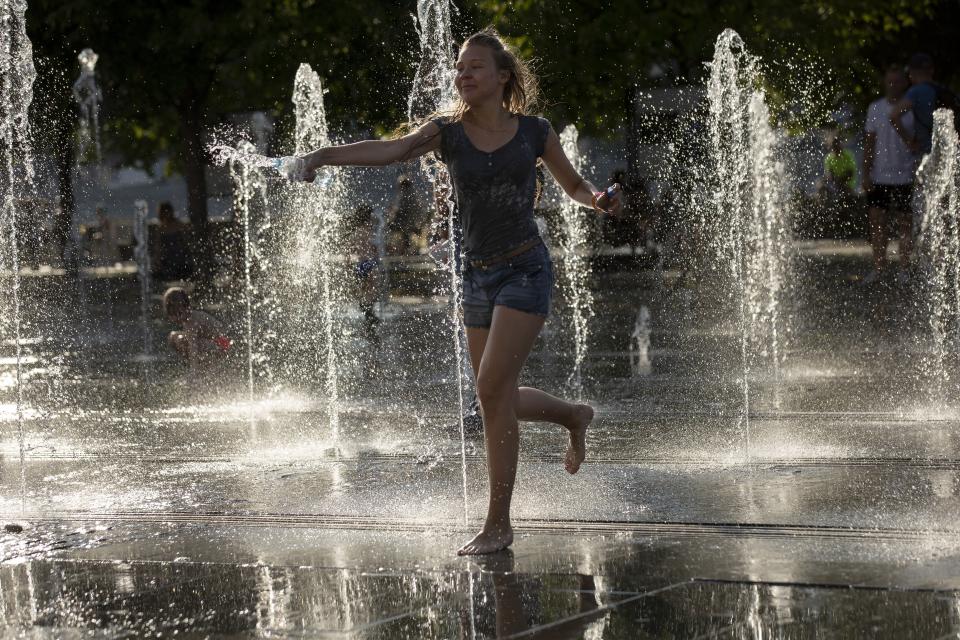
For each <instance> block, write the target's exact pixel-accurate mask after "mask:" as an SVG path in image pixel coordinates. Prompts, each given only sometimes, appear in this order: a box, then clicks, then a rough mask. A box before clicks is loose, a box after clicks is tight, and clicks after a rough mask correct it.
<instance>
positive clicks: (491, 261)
mask: <svg viewBox="0 0 960 640" xmlns="http://www.w3.org/2000/svg"><path fill="white" fill-rule="evenodd" d="M541 242H542V241H541V240H540V238H533V239H532V240H529V241H527V242H524V243H523V244H522V245H520V246H519V247H517V248H516V249H513V250H511V251H508V252H507V253H504V254H503V255H499V256H494V257H492V258H487V259H485V260H471V261H470V266H471V267H475V268H477V269H487V268H489V267H491V266H493V265H495V264H500V263H501V262H506V261H507V260H509V259H510V258H516V257H517V256H518V255H520V254H521V253H524V252H525V251H530V249H533V248H534V247H535V246H537V245H538V244H540V243H541Z"/></svg>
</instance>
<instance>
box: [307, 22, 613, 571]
mask: <svg viewBox="0 0 960 640" xmlns="http://www.w3.org/2000/svg"><path fill="white" fill-rule="evenodd" d="M454 85H455V87H456V91H457V95H458V98H459V99H458V100H457V104H456V105H455V107H454V108H453V110H452V111H451V112H450V113H448V114H444V115H441V116H439V117H435V118H433V119H430V120H429V121H427V122H425V123H423V124H422V125H421V126H420V127H419V128H417V129H416V130H415V131H413V132H411V133H409V134H407V135H405V136H402V137H399V138H396V139H394V140H365V141H362V142H356V143H353V144H346V145H339V146H331V147H324V148H321V149H316V150H315V151H311V152H309V153H307V154H305V155H303V156H302V157H301V158H300V162H298V165H299V166H300V167H301V170H300V173H299V175H298V176H295V177H296V178H299V179H302V180H306V181H312V180H313V179H314V178H315V177H316V174H317V171H318V170H319V169H320V168H321V167H324V166H344V165H351V166H385V165H390V164H393V163H396V162H404V161H407V160H410V159H412V158H416V157H419V156H422V155H424V154H427V153H435V154H437V155H438V156H439V157H440V159H441V160H442V161H443V162H444V163H445V164H446V166H447V169H448V171H449V173H450V177H451V179H452V181H453V188H454V196H455V199H456V205H457V206H456V208H457V212H458V215H459V216H460V223H461V228H462V229H463V249H464V254H465V255H464V261H463V320H464V325H465V326H466V330H467V342H468V345H469V349H470V360H471V363H472V366H473V371H474V374H475V376H476V382H477V395H478V396H479V398H480V407H481V410H482V412H483V422H484V438H485V441H486V451H487V474H488V479H489V489H490V496H489V503H488V507H487V517H486V521H485V523H484V525H483V529H482V530H481V531H480V533H478V534H477V535H476V536H475V537H474V538H473V539H472V540H470V541H469V542H467V543H466V544H464V545H463V546H462V547H461V548H460V549H459V551H458V553H459V554H460V555H476V554H484V553H493V552H496V551H500V550H501V549H505V548H507V547H509V546H510V545H511V544H512V543H513V526H512V524H511V522H510V501H511V498H512V496H513V487H514V481H515V479H516V475H517V458H518V455H519V446H520V434H519V425H518V420H526V421H545V422H552V423H555V424H557V425H560V426H562V427H564V428H565V429H566V430H567V432H568V435H569V446H568V448H567V453H566V456H565V459H564V466H565V467H566V470H567V472H568V473H571V474H573V473H576V472H577V471H578V470H579V469H580V465H581V464H582V463H583V460H584V457H585V456H586V435H587V428H588V427H589V426H590V423H591V421H592V420H593V414H594V412H593V408H592V407H590V406H589V405H586V404H575V403H571V402H567V401H566V400H562V399H560V398H557V397H555V396H552V395H550V394H548V393H546V392H544V391H541V390H539V389H534V388H532V387H519V386H518V381H519V377H520V371H521V369H522V368H523V365H524V362H525V361H526V359H527V356H528V355H529V353H530V350H531V348H532V347H533V343H534V341H535V340H536V339H537V336H538V335H539V333H540V330H541V328H542V327H543V323H544V321H545V319H546V317H547V314H548V313H549V311H550V300H551V289H552V287H553V282H554V275H553V265H552V263H551V261H550V255H549V253H548V252H547V248H546V247H545V246H544V244H543V242H542V240H541V239H540V235H539V231H538V229H537V225H536V223H535V221H534V217H533V213H534V199H535V196H536V191H537V161H538V159H542V160H543V163H544V164H545V165H546V167H547V169H549V171H550V173H551V174H553V177H554V178H555V179H556V180H557V182H558V183H559V184H560V186H561V187H562V188H563V190H564V192H566V194H567V195H568V196H569V197H570V198H572V199H573V200H574V201H576V202H578V203H580V204H583V205H585V206H592V207H593V208H594V209H595V210H597V211H603V210H606V211H609V212H613V213H617V212H619V210H620V209H621V206H622V204H621V198H620V191H619V186H618V185H614V186H613V187H612V188H611V189H609V190H608V191H606V192H598V190H597V189H596V187H594V186H593V185H592V184H590V183H589V182H587V181H586V180H585V179H584V178H583V177H582V176H580V175H579V174H578V173H577V171H576V170H575V169H574V168H573V165H572V164H571V163H570V160H569V158H567V156H566V154H564V151H563V147H562V146H561V145H560V138H559V137H558V136H557V134H556V132H555V131H554V130H553V128H552V127H551V126H550V123H549V122H548V121H547V120H545V119H543V118H539V117H534V116H532V115H528V112H529V111H531V110H532V108H533V106H534V105H535V104H536V100H537V80H536V77H535V76H534V75H533V73H531V71H530V69H529V68H528V66H527V64H526V63H525V62H524V61H523V60H522V59H520V58H519V56H518V55H517V54H516V53H515V52H514V51H513V50H512V49H511V48H510V47H509V46H508V45H507V44H506V43H504V41H503V40H502V39H501V37H500V36H499V34H497V33H496V32H495V31H494V30H492V29H486V30H484V31H481V32H479V33H475V34H474V35H472V36H470V37H469V38H468V39H467V40H466V42H464V43H463V46H462V47H461V48H460V54H459V56H458V58H457V63H456V78H455V81H454Z"/></svg>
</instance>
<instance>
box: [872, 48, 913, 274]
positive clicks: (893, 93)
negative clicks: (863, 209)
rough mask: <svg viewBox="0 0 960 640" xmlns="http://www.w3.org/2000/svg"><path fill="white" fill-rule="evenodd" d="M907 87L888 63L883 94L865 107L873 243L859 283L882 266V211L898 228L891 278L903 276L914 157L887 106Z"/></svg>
mask: <svg viewBox="0 0 960 640" xmlns="http://www.w3.org/2000/svg"><path fill="white" fill-rule="evenodd" d="M908 86H909V81H908V80H907V75H906V73H905V72H904V70H903V69H901V68H899V67H895V66H892V67H890V68H888V69H887V72H886V74H885V75H884V93H885V95H884V97H883V98H880V99H879V100H876V101H874V102H873V103H872V104H871V105H870V108H869V109H868V110H867V123H866V127H865V130H866V137H865V140H864V145H863V190H864V192H865V193H866V194H867V205H868V206H869V208H870V243H871V245H872V246H873V271H871V272H870V273H869V274H867V276H866V277H865V278H864V279H863V282H864V284H871V283H873V282H876V280H877V279H878V278H879V277H880V274H881V273H882V272H883V270H884V269H885V268H886V266H887V239H888V238H887V222H888V217H887V216H888V215H891V214H892V215H896V216H897V223H898V225H897V226H898V228H899V232H900V271H899V272H898V273H897V280H898V281H899V282H900V283H905V282H907V281H908V279H909V276H908V271H907V270H908V268H909V266H910V252H911V250H912V248H913V215H912V213H911V208H910V200H911V196H912V193H913V176H914V173H915V172H916V169H917V157H916V155H915V154H914V153H913V152H912V151H911V150H910V148H909V147H908V146H907V144H906V143H905V142H904V141H903V138H902V137H901V136H900V134H898V133H897V131H896V129H894V127H893V124H892V123H891V121H890V113H891V110H892V109H893V107H894V106H895V105H896V104H897V103H898V102H899V100H900V99H901V98H902V97H903V94H904V92H906V90H907V87H908ZM901 122H902V126H903V127H904V128H905V129H907V130H909V131H912V130H913V114H911V113H906V114H904V115H903V118H902V120H901Z"/></svg>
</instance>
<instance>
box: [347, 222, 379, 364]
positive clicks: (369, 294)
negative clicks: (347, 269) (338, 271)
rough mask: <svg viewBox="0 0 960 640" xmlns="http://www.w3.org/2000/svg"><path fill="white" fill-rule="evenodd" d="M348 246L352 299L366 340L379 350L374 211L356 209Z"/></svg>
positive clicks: (377, 264)
mask: <svg viewBox="0 0 960 640" xmlns="http://www.w3.org/2000/svg"><path fill="white" fill-rule="evenodd" d="M347 224H348V225H349V229H348V230H347V238H348V240H347V243H348V244H347V246H348V247H349V251H350V253H351V255H352V256H353V258H354V259H355V260H356V262H355V263H354V266H353V277H354V296H355V298H356V300H357V302H358V303H359V305H360V310H361V311H363V319H364V329H365V333H366V337H367V340H368V341H369V342H370V343H371V344H372V345H373V346H379V344H380V336H379V335H378V333H377V326H378V325H379V324H380V318H378V317H377V314H376V312H375V311H374V307H375V306H376V303H377V296H378V294H379V290H380V278H381V273H380V270H381V264H380V256H379V252H378V251H377V246H376V243H375V239H374V238H375V235H376V229H375V228H374V218H373V207H371V206H370V205H367V204H362V205H360V206H358V207H357V208H356V209H354V211H353V215H352V216H350V218H349V219H348V221H347Z"/></svg>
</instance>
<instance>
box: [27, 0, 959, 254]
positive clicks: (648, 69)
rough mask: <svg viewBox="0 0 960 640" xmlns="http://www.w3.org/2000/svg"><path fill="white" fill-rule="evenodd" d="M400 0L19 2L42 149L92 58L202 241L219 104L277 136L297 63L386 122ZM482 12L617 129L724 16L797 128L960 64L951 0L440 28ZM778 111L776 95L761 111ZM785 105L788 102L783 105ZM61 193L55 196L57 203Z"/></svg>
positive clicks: (396, 82) (950, 77)
mask: <svg viewBox="0 0 960 640" xmlns="http://www.w3.org/2000/svg"><path fill="white" fill-rule="evenodd" d="M415 10H416V6H415V2H413V0H404V1H402V0H352V1H351V2H328V1H326V0H231V1H230V2H226V1H223V0H192V1H190V2H187V1H185V0H181V1H179V2H174V1H170V0H166V1H159V2H153V3H140V2H129V1H127V0H31V1H30V4H29V9H28V14H27V18H28V25H29V31H30V37H31V39H32V40H33V43H34V55H35V58H36V64H37V68H38V73H39V77H38V81H37V84H36V87H35V95H36V97H35V101H34V112H35V118H34V122H35V123H36V137H37V139H38V144H39V145H40V146H41V147H43V148H45V149H46V150H47V151H49V152H53V153H54V154H55V155H56V156H57V157H58V158H59V159H60V161H61V166H63V167H65V168H66V167H69V166H70V163H71V162H72V161H73V159H72V155H71V154H72V149H73V127H74V125H75V122H76V114H75V106H74V104H73V102H72V100H71V97H70V91H69V88H70V84H71V83H72V81H73V79H74V78H75V77H76V75H77V73H78V66H77V61H76V55H77V53H78V52H79V51H80V50H81V49H82V48H84V47H91V48H93V49H94V50H95V51H97V53H99V54H100V55H101V58H100V63H99V64H98V67H97V71H98V78H99V81H100V84H101V87H102V90H103V95H104V103H103V111H102V115H101V121H102V122H103V125H104V143H105V147H106V149H107V151H108V152H109V153H110V157H112V158H117V159H119V160H120V161H122V162H125V163H131V164H138V165H141V166H150V165H151V164H153V163H154V161H155V160H156V159H158V158H165V159H167V161H168V166H167V170H168V171H170V172H178V173H181V174H182V175H183V176H184V178H185V179H186V182H187V185H188V191H189V208H190V218H191V221H192V222H193V225H194V228H195V229H196V231H197V232H198V234H199V237H201V238H202V237H203V234H204V229H205V227H206V221H207V212H206V196H207V191H206V182H205V179H204V170H203V167H204V166H205V164H206V162H207V158H206V154H205V151H204V142H205V140H206V138H207V136H208V134H209V132H210V131H211V130H212V129H213V128H214V127H216V126H218V125H219V124H221V123H222V122H223V121H224V119H225V118H226V117H227V115H228V114H231V113H237V112H250V111H267V112H269V113H271V114H272V115H273V116H274V117H275V118H276V120H277V122H278V126H279V133H280V135H281V138H282V137H283V136H284V135H287V134H288V132H289V129H290V123H291V120H292V114H291V106H290V94H291V88H292V82H293V76H294V73H295V72H296V69H297V66H298V65H299V64H300V63H301V62H308V63H310V64H311V65H312V66H313V67H314V68H315V69H316V70H317V71H318V72H319V73H320V74H321V76H322V77H323V80H324V82H325V84H326V86H327V87H328V89H329V94H328V96H327V104H328V105H329V108H328V109H329V110H328V115H329V120H330V122H331V125H332V127H333V129H334V130H336V129H343V128H346V129H361V130H371V131H374V132H377V133H384V132H387V131H390V130H392V129H393V128H394V127H395V126H396V125H397V124H398V123H400V122H401V121H402V120H403V119H404V117H405V113H406V95H407V93H408V92H409V89H410V84H411V80H412V78H413V73H414V70H415V63H416V60H417V56H418V50H417V49H418V44H417V36H416V33H415V30H414V24H413V13H414V12H415ZM488 24H492V25H494V26H495V27H497V28H498V29H499V30H500V31H501V32H502V33H503V34H504V35H506V36H507V37H508V38H509V39H510V40H511V41H512V42H513V43H514V44H515V45H516V46H517V47H518V48H519V49H520V50H521V51H522V52H523V53H524V54H526V55H528V56H531V57H533V58H535V59H536V60H537V68H538V70H539V73H540V75H541V78H542V86H543V89H544V95H545V97H546V101H545V105H544V111H545V113H546V114H547V115H548V116H549V117H551V118H552V119H554V120H556V121H557V122H558V123H565V122H576V123H577V124H578V126H580V127H581V128H582V129H584V130H586V131H588V132H591V133H594V134H598V135H613V134H616V133H617V132H619V131H620V130H621V128H622V126H623V124H624V123H625V121H626V119H627V118H628V117H629V116H628V114H629V105H630V100H631V98H632V96H633V95H634V92H635V90H636V89H637V88H644V87H651V86H664V85H676V84H688V83H695V82H702V80H703V77H704V76H705V73H706V69H705V66H704V61H706V60H709V59H710V57H711V55H712V48H713V42H714V40H715V38H716V36H717V34H718V33H719V32H720V31H721V30H722V29H723V28H725V27H732V28H734V29H736V30H737V31H739V32H740V33H741V35H742V36H743V38H744V40H745V41H746V43H747V46H748V47H749V48H750V50H751V51H752V52H754V53H756V54H757V55H759V56H761V57H762V58H763V59H764V61H765V65H764V69H765V70H766V82H767V84H768V85H769V86H768V89H769V92H770V94H771V95H772V96H774V98H775V102H779V103H780V104H782V105H792V108H791V113H792V115H793V117H794V118H796V117H797V110H796V106H795V105H797V104H803V105H804V108H803V109H802V110H801V111H802V113H801V116H800V122H799V125H800V126H819V125H822V124H823V123H824V122H825V121H826V119H827V118H828V117H829V114H830V113H832V112H833V111H834V109H835V108H836V107H837V106H838V105H841V104H847V105H851V106H852V107H853V108H854V109H855V110H860V109H862V108H865V106H866V104H867V103H868V102H869V101H870V100H871V99H873V98H874V97H876V94H877V93H878V90H879V87H878V81H879V72H880V70H881V69H883V68H884V67H885V66H886V65H887V64H889V63H892V62H900V61H905V60H906V58H907V57H908V56H909V55H910V54H911V53H912V52H914V51H918V50H922V51H926V52H927V53H930V54H931V55H932V56H933V57H934V59H935V60H936V62H937V66H938V69H939V71H940V73H939V75H940V79H941V80H942V81H944V82H946V83H947V84H951V85H952V86H954V87H956V86H957V84H958V82H957V80H958V78H960V73H958V67H960V47H957V46H956V43H957V42H958V41H960V37H958V36H960V26H958V25H960V2H957V0H829V1H828V0H763V1H762V2H760V1H756V0H724V1H723V2H719V1H715V0H684V2H676V1H674V0H648V1H646V2H637V1H636V0H601V1H599V2H586V1H583V0H514V1H509V2H508V1H493V0H464V1H462V2H459V3H457V11H456V12H455V19H454V36H455V38H457V39H460V38H462V37H464V36H465V35H467V34H468V33H470V32H472V31H474V30H476V29H478V28H481V27H483V26H485V25H488ZM774 107H775V112H776V104H775V105H774ZM783 111H784V112H786V110H783ZM67 204H68V203H67Z"/></svg>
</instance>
